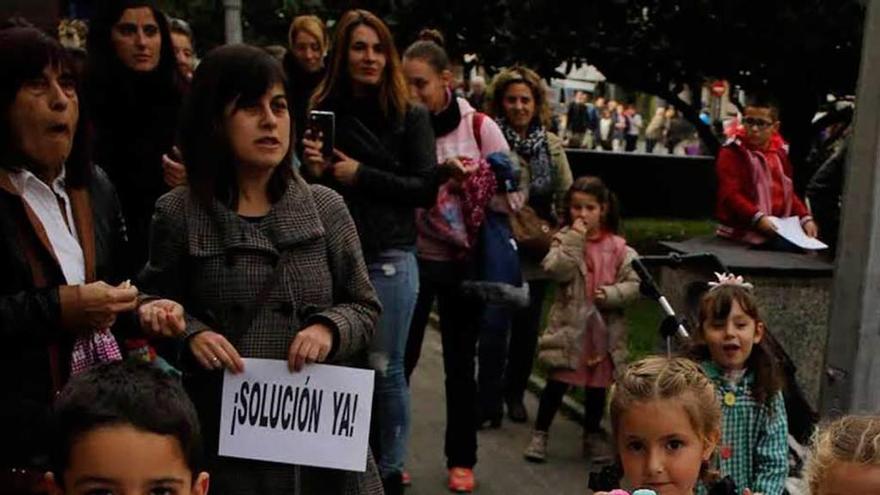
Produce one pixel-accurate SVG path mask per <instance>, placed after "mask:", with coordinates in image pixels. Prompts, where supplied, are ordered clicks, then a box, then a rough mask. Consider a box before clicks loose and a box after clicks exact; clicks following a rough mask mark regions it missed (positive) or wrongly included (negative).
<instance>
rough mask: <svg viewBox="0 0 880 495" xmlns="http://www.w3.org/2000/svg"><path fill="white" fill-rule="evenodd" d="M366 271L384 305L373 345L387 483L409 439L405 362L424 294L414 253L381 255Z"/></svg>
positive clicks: (379, 443) (378, 446)
mask: <svg viewBox="0 0 880 495" xmlns="http://www.w3.org/2000/svg"><path fill="white" fill-rule="evenodd" d="M367 269H368V270H369V272H370V281H371V282H372V283H373V286H374V287H375V288H376V292H377V294H378V296H379V302H381V303H382V316H381V317H380V318H379V324H378V326H377V327H376V334H375V336H374V337H373V342H372V345H371V346H370V365H371V366H372V368H373V369H374V370H376V394H375V398H374V407H373V411H374V414H375V416H374V418H373V424H374V426H375V427H374V435H373V442H372V444H373V445H372V447H373V451H374V452H376V454H377V455H376V462H377V464H378V466H379V474H381V475H382V477H383V478H387V477H389V476H391V475H394V474H398V473H401V472H402V471H403V462H404V460H405V459H406V446H407V442H408V440H409V424H410V410H409V387H408V386H407V384H406V378H405V374H404V365H403V361H404V356H405V354H406V340H407V337H408V336H409V326H410V321H411V320H412V315H413V310H414V309H415V306H416V298H417V296H418V293H419V269H418V265H417V264H416V257H415V254H414V253H413V252H412V251H405V250H401V249H389V250H386V251H383V252H381V253H380V254H379V255H378V256H377V257H375V258H374V259H372V260H371V261H370V263H368V264H367Z"/></svg>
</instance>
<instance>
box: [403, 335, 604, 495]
mask: <svg viewBox="0 0 880 495" xmlns="http://www.w3.org/2000/svg"><path fill="white" fill-rule="evenodd" d="M443 378H444V375H443V361H442V355H441V346H440V335H439V333H437V331H436V330H435V329H434V327H433V326H431V327H429V328H428V330H427V332H426V335H425V343H424V348H423V349H422V356H421V359H420V361H419V365H418V368H416V371H415V372H414V373H413V376H412V388H411V390H412V418H413V424H412V435H411V439H410V447H409V460H408V462H407V469H408V470H409V472H410V474H411V475H412V478H413V485H412V486H411V487H410V488H408V489H407V492H406V493H407V495H437V494H444V493H449V492H448V490H447V489H446V459H445V457H444V455H443V435H444V431H445V427H446V408H445V402H444V401H445V393H444V387H443ZM526 395H527V397H526V408H527V409H528V410H529V416H530V418H531V419H534V417H535V413H536V411H537V408H538V401H537V399H536V398H535V397H534V395H532V394H529V393H527V394H526ZM530 429H531V424H525V425H523V424H515V423H512V422H510V421H507V418H506V417H505V422H504V423H503V425H502V426H501V428H500V429H497V430H484V431H481V432H480V433H479V452H478V459H479V461H478V463H477V466H476V469H475V473H476V478H477V489H476V491H475V493H479V494H482V495H527V494H528V495H532V494H554V495H555V494H560V495H569V494H573V495H574V494H579V495H586V493H587V488H586V486H587V476H588V473H589V465H588V463H587V461H585V460H584V459H582V458H581V427H580V425H578V424H577V423H575V422H574V421H571V420H569V419H568V418H566V417H564V416H562V415H558V416H557V417H556V421H554V423H553V426H552V428H551V429H550V444H549V459H548V462H547V463H545V464H532V463H529V462H526V461H525V460H524V459H523V457H522V452H523V449H524V448H525V447H526V444H527V443H528V441H529V437H530Z"/></svg>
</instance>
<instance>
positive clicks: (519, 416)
mask: <svg viewBox="0 0 880 495" xmlns="http://www.w3.org/2000/svg"><path fill="white" fill-rule="evenodd" d="M507 417H509V418H510V420H511V421H513V422H514V423H527V422H528V421H529V413H528V411H526V406H525V404H523V402H522V400H508V401H507Z"/></svg>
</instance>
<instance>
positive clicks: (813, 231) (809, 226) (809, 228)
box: [804, 220, 819, 239]
mask: <svg viewBox="0 0 880 495" xmlns="http://www.w3.org/2000/svg"><path fill="white" fill-rule="evenodd" d="M804 233H805V234H807V237H812V238H814V239H815V238H816V237H818V236H819V227H818V226H816V222H814V221H812V220H807V221H806V222H805V223H804Z"/></svg>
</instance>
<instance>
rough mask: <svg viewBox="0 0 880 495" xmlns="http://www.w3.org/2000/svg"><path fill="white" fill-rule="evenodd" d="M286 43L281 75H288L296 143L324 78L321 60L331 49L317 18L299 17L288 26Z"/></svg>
mask: <svg viewBox="0 0 880 495" xmlns="http://www.w3.org/2000/svg"><path fill="white" fill-rule="evenodd" d="M287 40H288V50H289V51H288V52H287V53H286V54H285V55H284V59H283V62H284V72H285V73H287V84H288V86H289V87H290V89H289V98H290V103H291V104H292V105H293V118H294V128H295V129H296V136H297V140H299V139H302V136H303V132H304V131H305V124H306V115H307V114H308V111H309V100H310V99H311V97H312V94H313V93H314V91H315V88H317V87H318V84H320V83H321V80H322V79H324V74H325V70H324V58H325V57H326V56H327V52H328V51H329V50H330V36H329V35H328V34H327V26H326V25H325V24H324V21H322V20H321V19H320V18H318V17H317V16H313V15H300V16H296V17H294V18H293V22H291V23H290V31H289V32H288V36H287Z"/></svg>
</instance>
